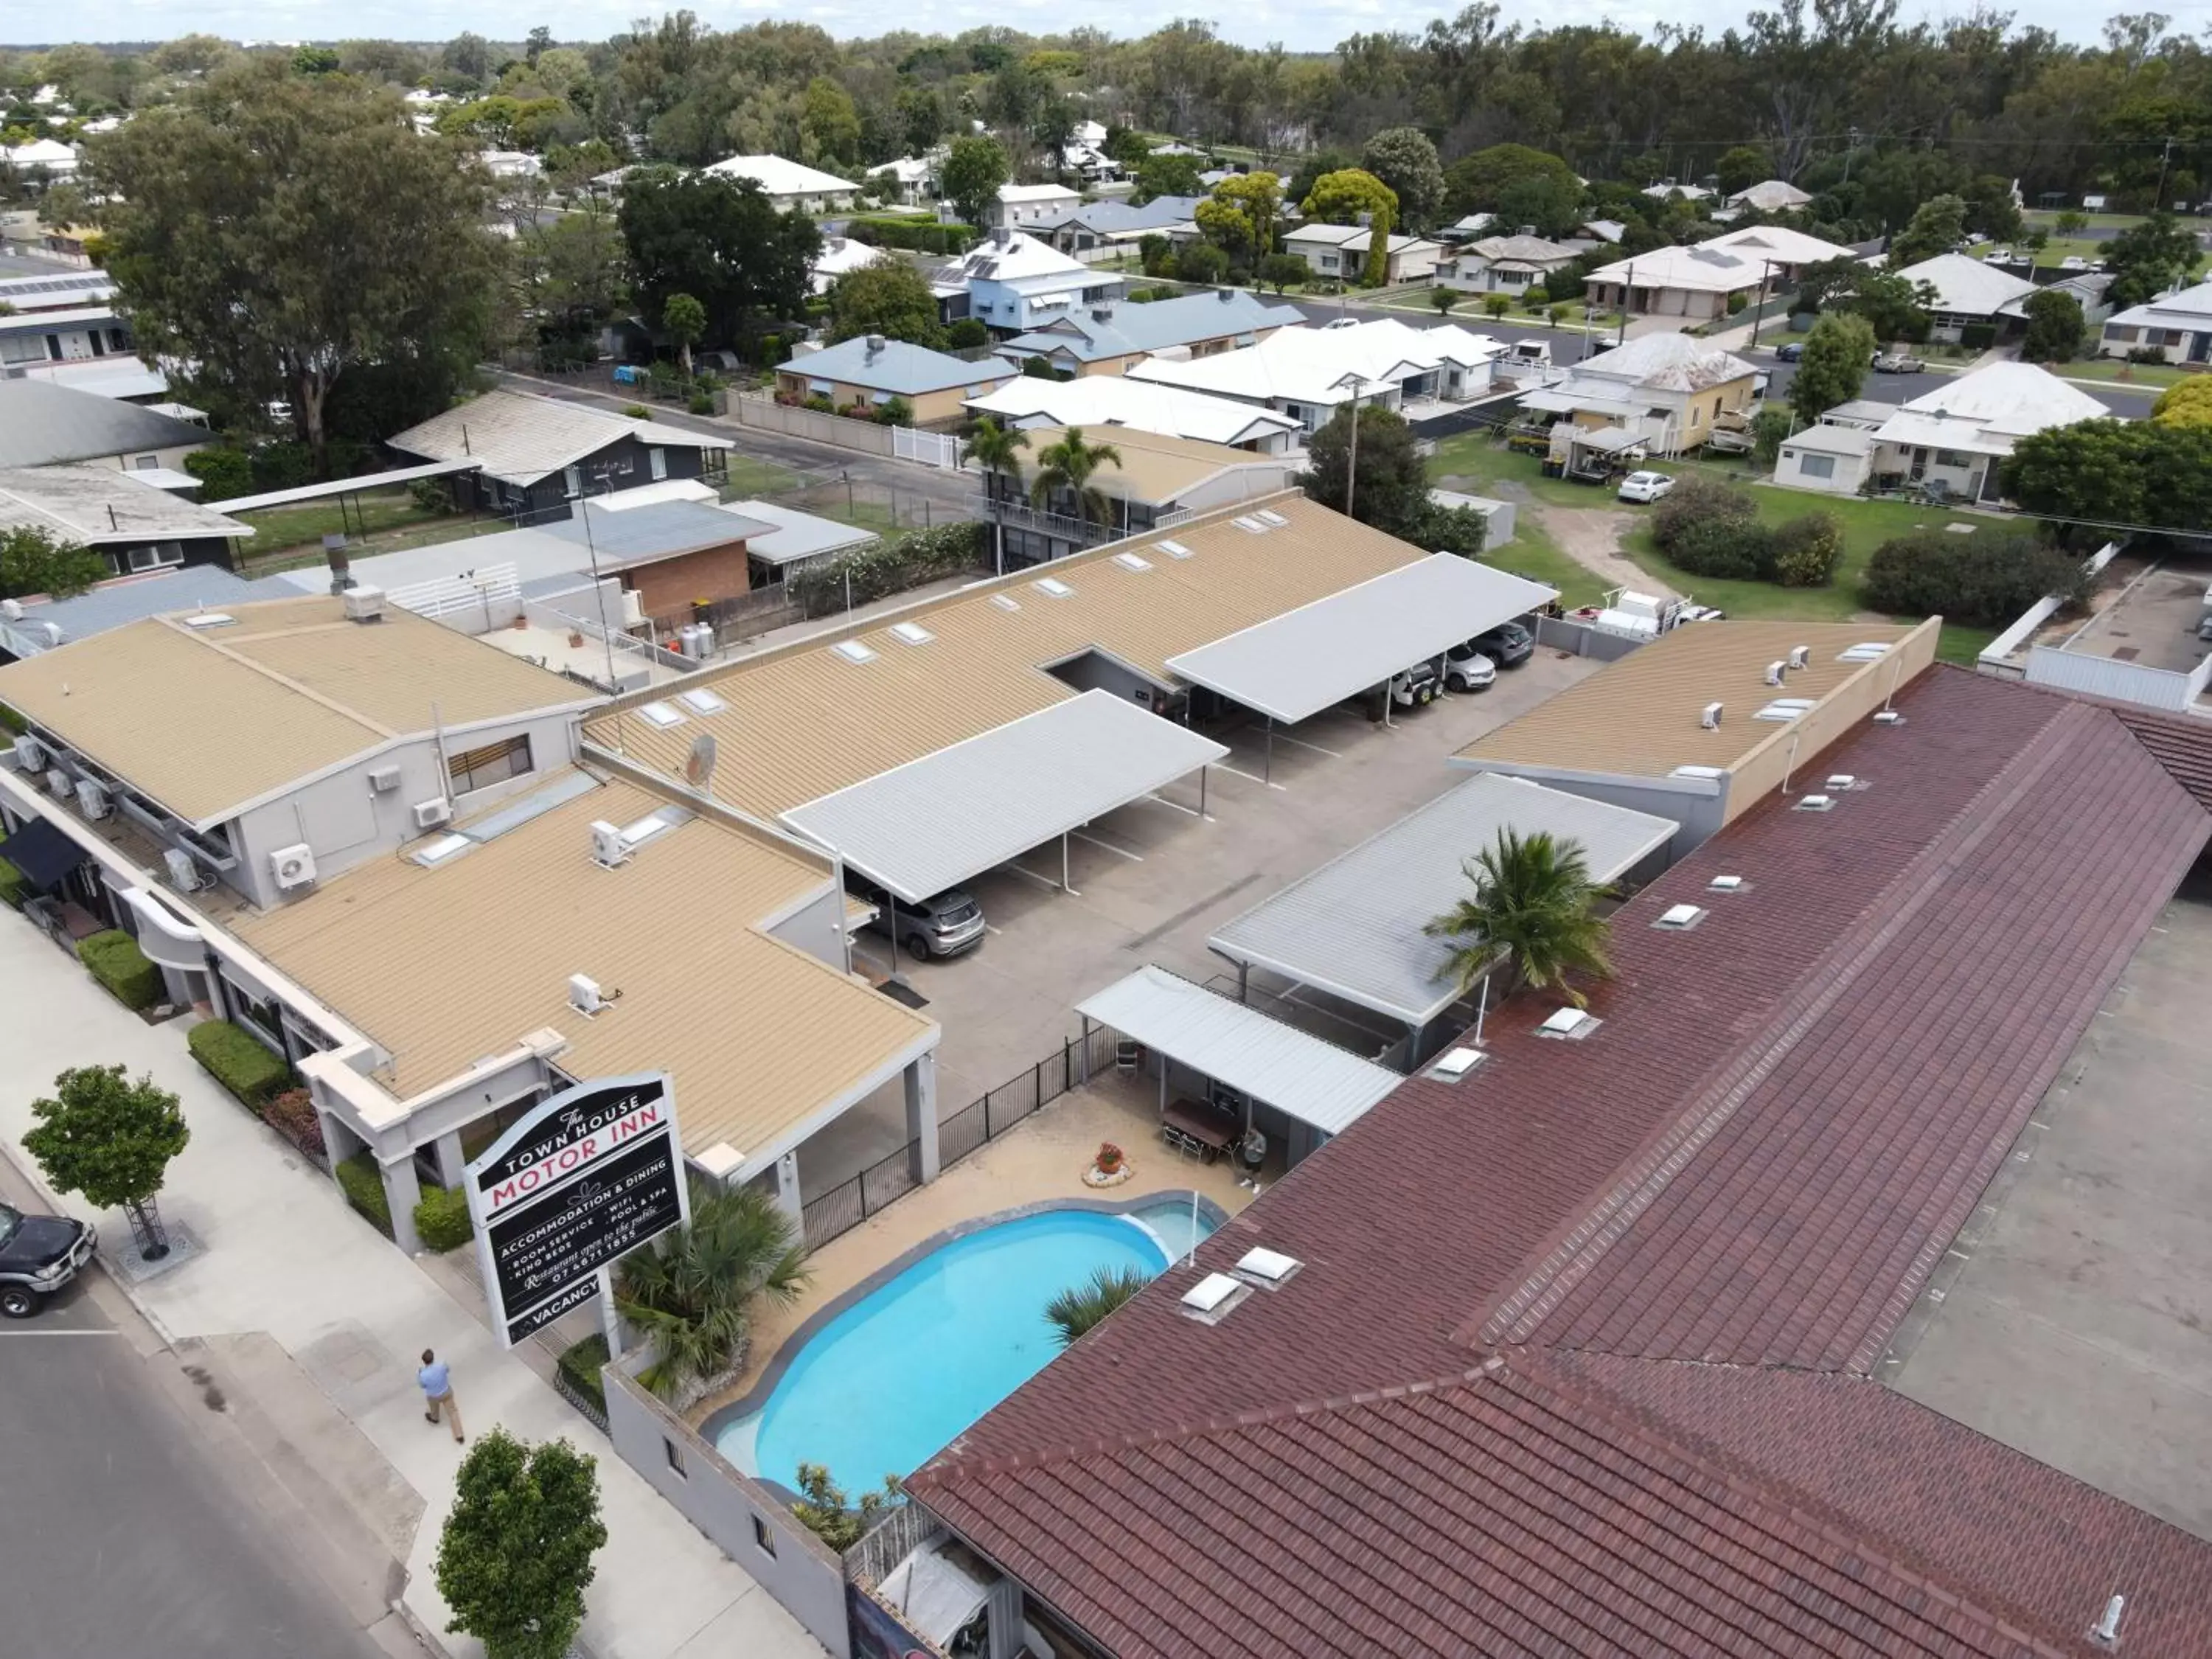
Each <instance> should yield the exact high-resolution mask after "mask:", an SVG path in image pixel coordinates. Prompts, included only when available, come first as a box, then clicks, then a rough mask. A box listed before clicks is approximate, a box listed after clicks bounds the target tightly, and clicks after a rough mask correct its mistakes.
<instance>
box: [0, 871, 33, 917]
mask: <svg viewBox="0 0 2212 1659" xmlns="http://www.w3.org/2000/svg"><path fill="white" fill-rule="evenodd" d="M29 885H30V884H29V883H27V882H26V881H25V880H24V879H23V872H21V870H18V869H17V868H16V867H15V866H14V865H12V864H10V863H9V862H8V860H5V859H0V902H5V903H6V904H7V905H8V907H9V908H10V909H13V910H20V909H21V908H23V894H24V892H25V890H27V888H28V886H29Z"/></svg>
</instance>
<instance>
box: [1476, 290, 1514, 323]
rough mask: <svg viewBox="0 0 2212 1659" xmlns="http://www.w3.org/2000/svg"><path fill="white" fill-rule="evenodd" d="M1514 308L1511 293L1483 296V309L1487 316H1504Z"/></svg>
mask: <svg viewBox="0 0 2212 1659" xmlns="http://www.w3.org/2000/svg"><path fill="white" fill-rule="evenodd" d="M1512 309H1513V296H1512V295H1510V294H1486V295H1483V296H1482V311H1483V315H1485V316H1486V317H1503V316H1504V314H1505V313H1507V312H1509V311H1510V310H1512Z"/></svg>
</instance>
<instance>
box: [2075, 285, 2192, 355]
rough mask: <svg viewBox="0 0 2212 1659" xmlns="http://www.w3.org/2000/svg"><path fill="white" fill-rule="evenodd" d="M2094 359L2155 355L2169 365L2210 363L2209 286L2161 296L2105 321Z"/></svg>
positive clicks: (2128, 308)
mask: <svg viewBox="0 0 2212 1659" xmlns="http://www.w3.org/2000/svg"><path fill="white" fill-rule="evenodd" d="M2097 351H2098V355H2099V356H2105V357H2127V356H2134V355H2135V354H2136V353H2138V352H2142V353H2146V354H2148V353H2153V352H2155V353H2156V354H2157V356H2158V359H2159V360H2160V362H2169V363H2207V362H2212V282H2203V283H2197V285H2196V286H2195V287H2193V288H2185V289H2179V290H2178V291H2176V292H2174V293H2172V294H2161V295H2159V296H2158V298H2156V299H2155V300H2147V301H2144V302H2143V303H2142V304H2141V305H2139V306H2130V307H2127V309H2125V310H2124V311H2118V312H2115V313H2112V316H2110V317H2109V318H2107V319H2106V320H2105V327H2104V331H2103V332H2102V333H2101V334H2100V335H2099V336H2098V338H2097Z"/></svg>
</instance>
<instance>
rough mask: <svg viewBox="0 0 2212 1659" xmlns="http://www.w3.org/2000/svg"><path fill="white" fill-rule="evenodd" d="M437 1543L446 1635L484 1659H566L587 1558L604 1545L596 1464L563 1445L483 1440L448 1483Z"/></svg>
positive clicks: (499, 1437) (488, 1436) (580, 1615)
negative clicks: (478, 1650) (470, 1642)
mask: <svg viewBox="0 0 2212 1659" xmlns="http://www.w3.org/2000/svg"><path fill="white" fill-rule="evenodd" d="M453 1486H454V1494H453V1509H452V1510H451V1512H450V1513H448V1514H447V1517H446V1526H445V1530H444V1532H443V1533H442V1534H441V1535H440V1537H439V1540H438V1559H437V1578H438V1593H439V1594H440V1595H442V1596H444V1597H445V1598H446V1605H447V1607H450V1608H452V1609H453V1622H452V1623H451V1624H449V1625H447V1626H446V1628H447V1630H449V1631H453V1632H457V1633H460V1634H465V1635H469V1636H473V1637H475V1638H477V1640H478V1641H480V1642H482V1643H483V1645H484V1653H485V1655H486V1656H487V1659H562V1656H563V1655H565V1654H566V1653H567V1652H568V1649H569V1644H571V1643H573V1642H574V1640H575V1637H576V1632H577V1631H578V1630H579V1629H580V1628H581V1627H582V1625H583V1622H584V1592H585V1590H586V1589H589V1588H590V1586H591V1583H592V1578H593V1577H594V1576H595V1571H594V1569H593V1567H592V1556H594V1555H596V1554H597V1553H599V1550H600V1548H601V1547H603V1546H605V1543H606V1541H607V1528H606V1524H605V1522H603V1521H601V1520H600V1518H599V1468H598V1461H597V1460H596V1459H594V1458H592V1457H589V1456H586V1455H585V1454H583V1453H582V1452H580V1451H578V1450H577V1449H575V1448H574V1446H572V1445H570V1444H569V1443H568V1442H567V1441H566V1440H551V1441H544V1442H541V1443H538V1444H537V1445H532V1444H531V1443H529V1442H527V1441H523V1440H518V1439H516V1438H515V1437H513V1435H511V1434H509V1433H508V1432H507V1431H506V1430H505V1429H499V1428H495V1429H492V1430H489V1431H487V1432H485V1433H483V1434H480V1435H479V1436H478V1437H477V1443H476V1444H474V1445H473V1446H471V1447H470V1448H469V1449H468V1454H467V1455H465V1457H463V1458H462V1459H461V1467H460V1472H459V1474H457V1475H456V1476H455V1477H454V1482H453Z"/></svg>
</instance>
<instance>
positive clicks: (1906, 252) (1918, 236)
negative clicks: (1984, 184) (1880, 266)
mask: <svg viewBox="0 0 2212 1659" xmlns="http://www.w3.org/2000/svg"><path fill="white" fill-rule="evenodd" d="M1965 238H1966V203H1965V202H1964V201H1963V200H1961V199H1960V197H1956V196H1948V195H1945V196H1932V197H1929V199H1928V200H1926V201H1924V202H1923V203H1922V204H1920V205H1919V206H1918V207H1917V208H1915V209H1914V210H1913V212H1912V219H1911V223H1909V224H1907V225H1906V226H1905V228H1904V229H1903V230H1900V231H1899V232H1898V233H1897V235H1896V236H1895V238H1893V240H1891V242H1890V245H1889V263H1890V264H1891V265H1893V266H1904V265H1917V264H1919V263H1920V262H1921V261H1922V260H1923V259H1932V258H1935V257H1936V255H1937V254H1939V253H1948V252H1951V251H1952V250H1953V249H1954V248H1955V247H1957V246H1958V245H1959V244H1960V242H1961V241H1962V240H1965Z"/></svg>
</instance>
